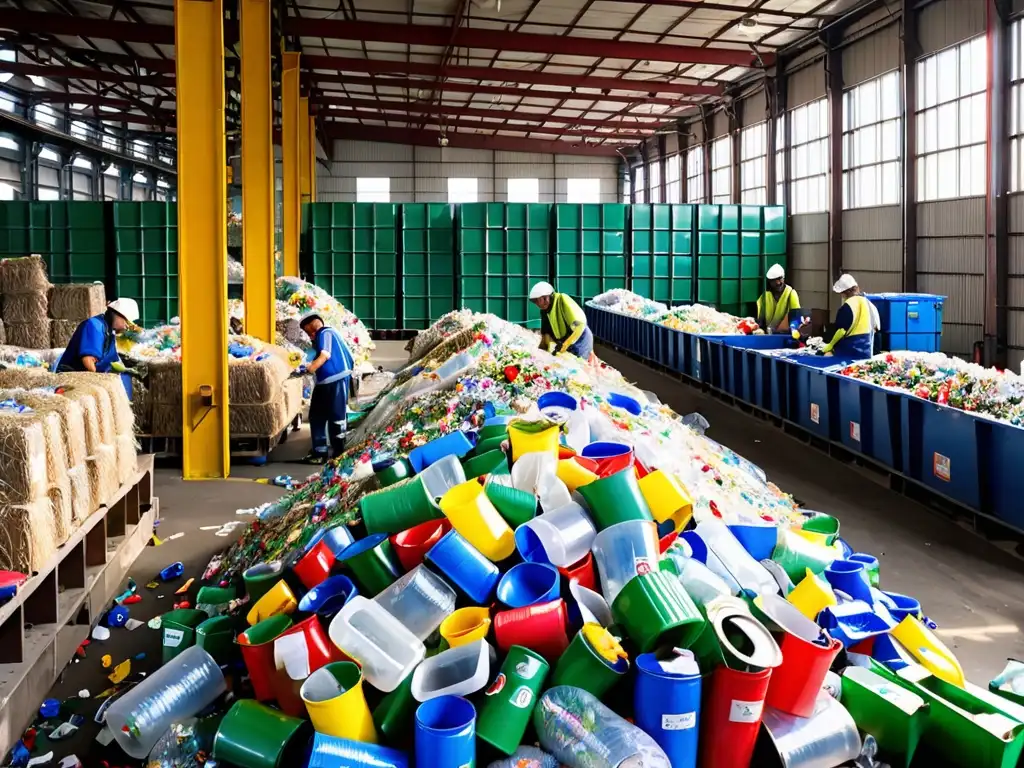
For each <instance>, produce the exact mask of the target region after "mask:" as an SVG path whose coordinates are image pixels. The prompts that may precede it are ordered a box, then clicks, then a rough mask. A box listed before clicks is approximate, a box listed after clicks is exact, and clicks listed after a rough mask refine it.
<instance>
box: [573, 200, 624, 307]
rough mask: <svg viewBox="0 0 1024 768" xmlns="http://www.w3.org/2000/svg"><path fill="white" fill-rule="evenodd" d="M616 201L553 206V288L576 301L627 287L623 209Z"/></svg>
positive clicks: (583, 300)
mask: <svg viewBox="0 0 1024 768" xmlns="http://www.w3.org/2000/svg"><path fill="white" fill-rule="evenodd" d="M628 207H629V206H627V205H622V204H619V203H602V204H598V203H584V204H582V205H577V204H574V203H559V204H557V205H556V206H555V288H556V289H558V290H559V291H561V292H563V293H567V294H569V295H570V296H572V297H573V298H574V299H576V301H578V302H581V303H582V302H585V301H589V300H590V299H592V298H594V296H596V295H598V294H599V293H604V292H605V291H610V290H611V289H613V288H625V287H626V256H625V254H626V209H627V208H628Z"/></svg>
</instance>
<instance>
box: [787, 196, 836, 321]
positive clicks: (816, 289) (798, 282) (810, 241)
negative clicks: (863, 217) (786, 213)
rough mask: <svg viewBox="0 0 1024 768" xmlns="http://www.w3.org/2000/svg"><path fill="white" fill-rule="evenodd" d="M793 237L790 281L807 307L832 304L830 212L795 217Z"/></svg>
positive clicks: (791, 231)
mask: <svg viewBox="0 0 1024 768" xmlns="http://www.w3.org/2000/svg"><path fill="white" fill-rule="evenodd" d="M790 240H791V246H790V251H789V270H788V274H787V282H788V283H789V284H790V285H792V286H793V287H794V288H795V289H796V291H797V293H799V294H800V304H801V306H803V307H804V308H806V309H814V308H821V307H828V297H829V283H830V280H829V274H828V214H827V213H808V214H798V215H795V216H791V217H790Z"/></svg>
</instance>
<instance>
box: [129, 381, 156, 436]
mask: <svg viewBox="0 0 1024 768" xmlns="http://www.w3.org/2000/svg"><path fill="white" fill-rule="evenodd" d="M132 414H133V415H134V416H135V434H137V435H148V434H151V433H152V430H153V396H152V395H151V394H150V391H149V388H148V387H146V386H144V385H143V384H142V382H141V381H136V382H134V384H133V385H132Z"/></svg>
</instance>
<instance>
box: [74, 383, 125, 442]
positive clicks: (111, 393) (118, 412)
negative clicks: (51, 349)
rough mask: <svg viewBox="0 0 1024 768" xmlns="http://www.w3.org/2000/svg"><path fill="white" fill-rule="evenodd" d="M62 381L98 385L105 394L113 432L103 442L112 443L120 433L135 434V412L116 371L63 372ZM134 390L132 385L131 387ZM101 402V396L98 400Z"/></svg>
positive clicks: (77, 384)
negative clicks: (108, 404)
mask: <svg viewBox="0 0 1024 768" xmlns="http://www.w3.org/2000/svg"><path fill="white" fill-rule="evenodd" d="M61 379H62V380H63V382H62V383H66V384H67V385H69V386H72V387H74V386H79V385H81V384H87V385H90V386H95V387H99V388H100V389H102V390H103V391H104V392H106V394H107V398H108V400H109V403H110V418H111V424H112V428H113V433H112V434H111V436H110V439H109V440H108V439H106V438H105V437H104V439H103V442H104V443H108V444H110V445H113V443H114V438H115V437H119V436H121V435H133V434H135V414H134V413H133V412H132V401H131V400H129V399H128V391H127V390H126V389H125V388H124V382H123V381H122V380H121V377H120V375H118V374H116V373H64V374H61ZM132 391H134V386H133V387H132ZM100 402H101V403H102V398H101V400H100Z"/></svg>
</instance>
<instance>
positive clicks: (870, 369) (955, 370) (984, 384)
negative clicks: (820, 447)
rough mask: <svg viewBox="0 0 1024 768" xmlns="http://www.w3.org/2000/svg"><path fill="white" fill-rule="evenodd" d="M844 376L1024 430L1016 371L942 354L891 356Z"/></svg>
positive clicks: (1023, 388)
mask: <svg viewBox="0 0 1024 768" xmlns="http://www.w3.org/2000/svg"><path fill="white" fill-rule="evenodd" d="M841 373H842V374H843V375H844V376H850V377H852V378H855V379H861V380H862V381H867V382H870V383H872V384H877V385H878V386H881V387H891V388H893V389H900V390H903V391H904V392H910V393H911V394H913V395H915V396H916V397H919V398H921V399H922V400H930V401H931V402H933V403H938V404H939V405H948V406H950V407H952V408H957V409H959V410H962V411H968V412H969V413H976V414H978V415H980V416H987V417H989V418H992V419H996V420H998V421H1005V422H1008V423H1010V424H1014V425H1016V426H1020V425H1022V424H1024V378H1021V377H1020V376H1018V375H1017V374H1015V373H1013V372H1012V371H998V370H995V369H993V368H983V367H981V366H980V365H975V364H974V363H968V362H966V361H964V360H962V359H960V358H958V357H948V356H946V355H944V354H942V353H941V352H886V353H884V354H881V355H875V356H874V357H872V358H871V359H870V360H864V361H863V362H858V363H854V364H852V365H850V366H848V367H846V368H844V369H843V370H842V371H841Z"/></svg>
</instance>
